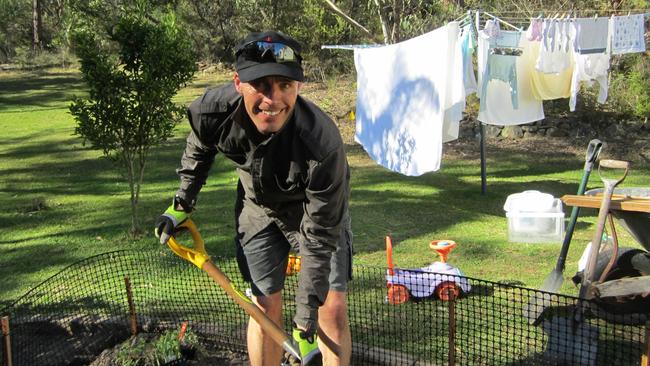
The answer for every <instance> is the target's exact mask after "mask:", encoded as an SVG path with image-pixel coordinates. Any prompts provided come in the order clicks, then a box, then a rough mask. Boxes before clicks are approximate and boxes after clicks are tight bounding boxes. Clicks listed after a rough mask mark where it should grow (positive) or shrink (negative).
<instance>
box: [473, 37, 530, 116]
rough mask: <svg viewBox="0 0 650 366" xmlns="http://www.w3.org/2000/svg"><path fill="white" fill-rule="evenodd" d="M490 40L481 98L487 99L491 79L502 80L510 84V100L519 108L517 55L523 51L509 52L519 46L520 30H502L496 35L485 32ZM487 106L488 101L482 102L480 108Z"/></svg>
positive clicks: (515, 107) (483, 108)
mask: <svg viewBox="0 0 650 366" xmlns="http://www.w3.org/2000/svg"><path fill="white" fill-rule="evenodd" d="M484 36H485V38H486V39H487V41H488V42H489V46H488V48H489V51H488V52H489V54H488V57H487V65H486V68H485V72H484V75H483V76H484V79H483V84H482V85H481V94H480V96H479V97H480V98H481V100H484V99H485V95H486V92H487V87H488V84H489V83H490V81H493V80H500V81H503V82H505V83H508V85H509V86H510V101H511V102H512V107H513V108H514V109H517V108H519V97H518V96H517V90H518V88H517V57H518V56H521V53H519V54H515V52H508V51H507V50H512V49H513V48H516V47H518V46H519V39H520V38H521V33H520V32H509V31H501V32H499V33H498V34H496V35H491V34H488V33H485V34H484ZM485 108H486V103H481V105H480V110H481V111H483V110H485Z"/></svg>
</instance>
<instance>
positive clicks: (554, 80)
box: [530, 42, 573, 100]
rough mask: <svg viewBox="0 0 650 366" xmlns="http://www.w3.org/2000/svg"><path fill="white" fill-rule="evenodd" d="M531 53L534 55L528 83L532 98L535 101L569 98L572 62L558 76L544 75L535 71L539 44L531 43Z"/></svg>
mask: <svg viewBox="0 0 650 366" xmlns="http://www.w3.org/2000/svg"><path fill="white" fill-rule="evenodd" d="M530 48H531V52H533V54H534V55H535V56H534V57H532V58H531V59H532V60H533V62H532V63H531V64H530V74H531V77H530V83H531V88H532V91H533V96H534V97H535V99H537V100H551V99H559V98H568V97H570V96H571V76H572V75H573V60H571V62H570V65H571V66H569V67H568V68H567V69H566V70H564V71H562V72H560V73H559V74H545V73H543V72H541V71H538V70H537V69H535V62H534V61H535V60H536V59H537V55H538V54H539V48H540V43H539V42H531V47H530Z"/></svg>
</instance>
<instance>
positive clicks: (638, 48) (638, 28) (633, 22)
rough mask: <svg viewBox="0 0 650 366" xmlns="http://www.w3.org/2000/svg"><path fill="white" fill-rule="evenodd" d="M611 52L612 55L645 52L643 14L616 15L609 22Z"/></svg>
mask: <svg viewBox="0 0 650 366" xmlns="http://www.w3.org/2000/svg"><path fill="white" fill-rule="evenodd" d="M609 25H610V35H611V52H612V54H614V55H620V54H623V53H633V52H645V40H644V39H643V33H644V32H645V16H644V15H643V14H636V15H628V16H622V17H617V16H613V17H612V19H611V21H610V23H609Z"/></svg>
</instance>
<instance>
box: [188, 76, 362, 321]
mask: <svg viewBox="0 0 650 366" xmlns="http://www.w3.org/2000/svg"><path fill="white" fill-rule="evenodd" d="M188 117H189V121H190V125H191V127H192V132H191V133H190V135H189V136H188V138H187V145H186V148H185V152H184V154H183V158H182V161H181V164H182V167H181V168H179V169H178V170H177V172H178V174H179V176H180V178H181V186H180V189H179V191H178V192H177V194H178V196H180V197H181V198H183V199H184V200H185V201H186V202H190V203H192V204H194V202H195V201H196V196H197V195H198V193H199V191H200V189H201V187H202V186H203V184H205V181H206V178H207V175H208V171H209V169H210V167H211V165H212V163H213V161H214V157H215V155H216V153H217V152H219V153H222V154H224V155H225V156H226V157H227V158H228V159H230V160H232V161H233V162H234V164H235V166H236V167H237V172H238V173H239V179H240V182H241V184H242V186H243V188H244V192H245V194H244V197H242V198H241V199H242V200H243V202H238V204H239V205H242V207H243V208H242V211H241V213H240V214H239V217H238V224H239V225H238V229H237V230H238V232H239V234H240V236H241V238H242V239H241V242H242V245H246V243H247V242H248V241H249V240H250V239H251V238H252V237H253V236H254V235H255V234H257V233H258V232H259V231H260V230H262V229H264V228H265V227H266V226H268V225H269V224H270V223H272V222H275V223H276V224H277V225H278V227H279V228H280V229H281V230H282V232H283V233H284V235H285V236H286V237H287V239H288V240H289V242H290V243H291V244H292V245H293V246H294V248H296V249H298V250H299V252H300V255H301V256H302V263H301V270H300V272H301V275H300V280H299V283H298V293H297V295H296V302H297V314H296V321H297V322H299V323H302V324H304V323H305V321H307V320H311V321H314V320H316V319H317V317H316V314H317V310H318V307H319V306H320V305H322V304H323V302H324V300H325V297H326V295H327V291H328V289H329V283H328V277H329V273H330V258H331V255H332V252H333V251H334V250H336V248H337V246H338V245H339V243H340V241H341V232H342V229H343V227H342V225H344V224H345V222H344V221H345V220H346V218H347V217H348V212H347V211H348V199H349V191H350V183H349V182H350V174H349V168H348V164H347V160H346V156H345V150H344V145H343V141H342V139H341V135H340V133H339V130H338V128H337V127H336V125H335V124H334V123H333V122H332V120H331V119H330V118H329V117H328V116H327V115H326V114H325V113H324V112H323V111H322V110H320V109H319V108H318V107H317V106H316V105H314V104H313V103H311V102H309V101H307V100H305V99H303V98H302V97H300V96H298V100H297V102H296V105H295V107H294V110H293V113H292V115H291V116H290V117H289V120H288V121H287V123H286V124H285V125H284V126H283V127H282V129H281V130H280V131H278V132H277V133H275V134H272V135H270V136H261V135H260V134H259V133H258V132H257V130H256V129H255V126H254V125H253V123H252V121H251V120H250V118H249V117H248V115H247V114H246V111H245V109H244V102H243V99H242V98H241V96H240V95H239V94H238V93H237V92H236V90H235V87H234V84H232V83H230V84H228V85H225V86H222V87H219V88H215V89H211V90H208V91H207V92H206V93H205V94H204V95H203V96H202V97H200V98H198V99H196V100H195V101H194V102H193V103H192V104H191V105H190V107H189V108H188Z"/></svg>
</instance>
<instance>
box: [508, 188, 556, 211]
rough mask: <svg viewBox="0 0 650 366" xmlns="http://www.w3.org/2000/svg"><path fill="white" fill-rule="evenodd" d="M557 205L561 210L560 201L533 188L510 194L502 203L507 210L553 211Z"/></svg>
mask: <svg viewBox="0 0 650 366" xmlns="http://www.w3.org/2000/svg"><path fill="white" fill-rule="evenodd" d="M558 203H559V204H558ZM558 207H559V209H560V210H562V201H560V200H559V199H556V198H555V197H553V195H551V194H548V193H542V192H540V191H535V190H530V191H524V192H521V193H514V194H511V195H509V196H508V198H507V199H506V203H505V204H504V205H503V209H504V210H505V211H508V212H510V211H521V212H553V211H557V210H558Z"/></svg>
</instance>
